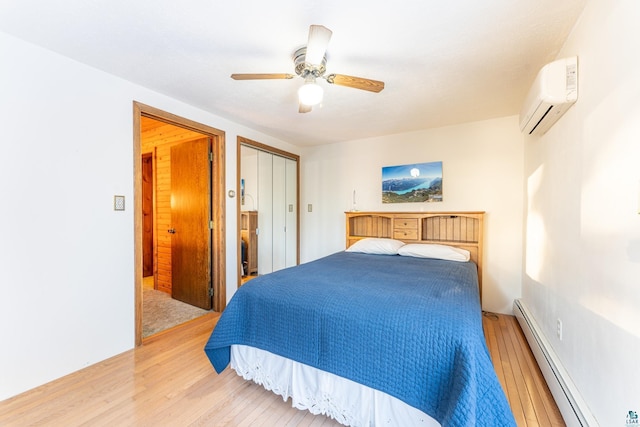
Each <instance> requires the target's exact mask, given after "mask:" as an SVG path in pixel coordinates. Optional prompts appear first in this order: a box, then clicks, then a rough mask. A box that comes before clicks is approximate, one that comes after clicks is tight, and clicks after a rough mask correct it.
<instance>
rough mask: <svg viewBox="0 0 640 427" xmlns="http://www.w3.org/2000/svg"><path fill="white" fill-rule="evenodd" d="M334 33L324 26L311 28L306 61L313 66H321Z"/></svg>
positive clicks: (312, 26)
mask: <svg viewBox="0 0 640 427" xmlns="http://www.w3.org/2000/svg"><path fill="white" fill-rule="evenodd" d="M332 34H333V32H332V31H331V30H330V29H328V28H327V27H325V26H322V25H311V26H310V27H309V40H308V41H307V53H306V54H305V59H304V61H305V62H306V63H307V64H311V65H320V64H321V63H322V58H324V54H325V53H326V52H327V46H328V45H329V40H331V35H332Z"/></svg>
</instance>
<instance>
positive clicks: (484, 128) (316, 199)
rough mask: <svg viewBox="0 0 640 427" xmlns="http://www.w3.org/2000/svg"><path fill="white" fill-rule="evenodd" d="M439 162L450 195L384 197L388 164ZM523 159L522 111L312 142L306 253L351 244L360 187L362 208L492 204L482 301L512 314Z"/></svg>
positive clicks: (307, 162) (305, 199) (306, 170)
mask: <svg viewBox="0 0 640 427" xmlns="http://www.w3.org/2000/svg"><path fill="white" fill-rule="evenodd" d="M432 161H442V162H443V197H444V201H443V202H438V203H406V204H405V203H397V204H382V167H383V166H394V165H403V164H410V163H419V162H420V163H422V162H432ZM523 162H524V160H523V137H522V135H521V134H520V131H519V129H518V119H517V117H515V116H513V117H506V118H501V119H495V120H487V121H482V122H475V123H466V124H463V125H458V126H449V127H443V128H438V129H431V130H425V131H420V132H413V133H407V134H401V135H391V136H385V137H380V138H371V139H365V140H358V141H350V142H343V143H339V144H332V145H327V146H318V147H314V148H310V149H307V150H305V151H304V152H303V155H302V159H301V166H302V171H303V172H302V177H301V179H302V192H301V194H302V196H301V197H302V200H301V210H302V219H301V221H302V231H301V234H302V235H301V260H302V261H303V262H304V261H309V260H312V259H315V258H318V257H320V256H323V255H327V254H330V253H332V252H337V251H340V250H343V249H344V246H345V238H344V233H345V217H344V212H345V211H348V210H350V209H351V208H352V198H353V191H354V190H355V191H356V204H357V206H356V207H357V209H358V210H360V211H390V210H393V211H450V210H466V211H486V213H487V214H486V222H485V258H484V266H485V268H484V277H483V307H484V309H485V310H490V311H494V312H500V313H511V307H512V303H513V299H514V298H517V297H519V296H520V286H521V280H522V276H521V271H522V267H521V266H522V246H523V242H522V221H523V208H522V204H523V189H522V181H523V164H524V163H523ZM308 204H312V209H313V211H312V212H308V211H307V205H308Z"/></svg>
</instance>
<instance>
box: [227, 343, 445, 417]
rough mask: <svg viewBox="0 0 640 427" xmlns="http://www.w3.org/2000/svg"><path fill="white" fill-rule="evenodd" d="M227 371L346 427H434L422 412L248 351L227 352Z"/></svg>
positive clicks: (310, 369)
mask: <svg viewBox="0 0 640 427" xmlns="http://www.w3.org/2000/svg"><path fill="white" fill-rule="evenodd" d="M231 368H233V369H234V370H235V371H236V372H237V373H238V375H240V376H242V377H243V378H244V379H245V380H252V381H254V382H255V383H257V384H260V385H262V386H263V387H264V388H265V389H267V390H270V391H272V392H273V393H275V394H277V395H279V396H282V398H283V399H284V401H287V400H288V399H289V397H291V401H292V406H293V407H294V408H298V409H302V410H305V409H306V410H308V411H309V412H311V413H312V414H316V415H317V414H323V415H326V416H329V417H331V418H333V419H335V420H336V421H337V422H339V423H340V424H343V425H346V426H363V427H364V426H403V427H407V426H429V427H435V426H440V424H439V423H438V422H437V421H436V420H434V419H433V418H431V417H430V416H429V415H427V414H425V413H424V412H422V411H420V410H418V409H416V408H414V407H412V406H409V405H407V404H406V403H404V402H402V401H401V400H399V399H397V398H395V397H393V396H390V395H388V394H386V393H383V392H381V391H379V390H375V389H372V388H370V387H367V386H364V385H361V384H358V383H356V382H354V381H351V380H348V379H345V378H342V377H339V376H337V375H334V374H331V373H328V372H325V371H321V370H319V369H316V368H313V367H311V366H307V365H304V364H302V363H298V362H295V361H293V360H290V359H286V358H284V357H281V356H277V355H275V354H273V353H269V352H267V351H264V350H260V349H257V348H254V347H248V346H244V345H233V346H231Z"/></svg>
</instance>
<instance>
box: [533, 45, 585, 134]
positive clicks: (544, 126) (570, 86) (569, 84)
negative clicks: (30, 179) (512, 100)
mask: <svg viewBox="0 0 640 427" xmlns="http://www.w3.org/2000/svg"><path fill="white" fill-rule="evenodd" d="M577 99H578V57H576V56H573V57H570V58H564V59H559V60H557V61H554V62H551V63H550V64H547V65H545V66H544V67H542V69H541V70H540V72H539V73H538V76H537V77H536V80H535V81H534V82H533V86H532V87H531V89H530V90H529V94H528V95H527V98H526V100H525V102H524V105H523V106H522V110H521V111H520V131H522V132H525V133H527V134H529V135H531V134H538V135H542V134H544V133H545V132H546V131H547V130H549V128H550V127H551V126H553V124H554V123H555V122H556V121H558V119H559V118H560V117H562V115H563V114H564V113H565V112H566V111H567V110H568V109H569V107H571V106H572V105H573V104H574V103H575V102H576V100H577Z"/></svg>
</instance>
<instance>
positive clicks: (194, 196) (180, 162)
mask: <svg viewBox="0 0 640 427" xmlns="http://www.w3.org/2000/svg"><path fill="white" fill-rule="evenodd" d="M210 151H211V141H210V139H209V138H202V139H199V140H195V141H190V142H184V143H182V144H178V145H175V146H173V147H171V228H170V229H169V230H168V232H169V233H171V276H172V284H171V296H172V297H173V298H175V299H177V300H180V301H184V302H186V303H188V304H191V305H195V306H197V307H200V308H204V309H205V310H210V309H211V307H212V293H211V292H210V290H211V289H212V287H211V229H210V221H211V161H210V160H209V159H210V157H209V153H210Z"/></svg>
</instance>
